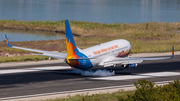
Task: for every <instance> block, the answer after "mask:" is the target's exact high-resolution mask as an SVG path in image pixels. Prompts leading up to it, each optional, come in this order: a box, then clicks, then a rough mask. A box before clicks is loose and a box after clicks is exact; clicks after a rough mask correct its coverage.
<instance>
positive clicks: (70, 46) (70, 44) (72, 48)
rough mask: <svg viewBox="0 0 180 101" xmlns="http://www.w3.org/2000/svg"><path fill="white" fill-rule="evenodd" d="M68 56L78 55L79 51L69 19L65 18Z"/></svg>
mask: <svg viewBox="0 0 180 101" xmlns="http://www.w3.org/2000/svg"><path fill="white" fill-rule="evenodd" d="M65 27H66V47H67V56H76V57H77V55H76V54H77V53H79V51H78V49H77V47H76V44H75V41H74V38H73V35H72V32H71V28H70V25H69V22H68V20H65Z"/></svg>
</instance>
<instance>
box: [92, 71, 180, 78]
mask: <svg viewBox="0 0 180 101" xmlns="http://www.w3.org/2000/svg"><path fill="white" fill-rule="evenodd" d="M176 75H180V72H157V73H144V74H136V75H125V76H124V75H120V76H110V77H98V78H91V79H94V80H129V79H142V78H155V77H165V76H176Z"/></svg>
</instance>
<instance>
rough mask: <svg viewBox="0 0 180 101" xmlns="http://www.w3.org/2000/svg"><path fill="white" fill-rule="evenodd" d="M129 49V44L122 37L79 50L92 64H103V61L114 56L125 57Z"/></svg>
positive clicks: (109, 59)
mask: <svg viewBox="0 0 180 101" xmlns="http://www.w3.org/2000/svg"><path fill="white" fill-rule="evenodd" d="M130 51H131V44H130V42H129V41H127V40H124V39H119V40H113V41H109V42H106V43H102V44H99V45H96V46H93V47H90V48H86V49H84V50H81V52H82V53H84V54H85V55H86V56H87V57H88V58H90V61H91V63H92V65H93V67H94V66H103V64H104V61H111V60H112V59H113V58H115V57H126V56H128V54H129V53H130Z"/></svg>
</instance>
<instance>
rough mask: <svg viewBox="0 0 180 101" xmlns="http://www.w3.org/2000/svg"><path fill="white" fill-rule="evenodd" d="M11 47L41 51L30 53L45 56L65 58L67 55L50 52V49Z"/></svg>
mask: <svg viewBox="0 0 180 101" xmlns="http://www.w3.org/2000/svg"><path fill="white" fill-rule="evenodd" d="M12 48H16V49H22V50H27V51H32V52H37V53H43V54H35V53H31V54H33V55H41V56H47V57H53V58H58V59H65V58H66V56H67V54H66V53H59V52H51V51H44V50H37V49H30V48H23V47H16V46H12Z"/></svg>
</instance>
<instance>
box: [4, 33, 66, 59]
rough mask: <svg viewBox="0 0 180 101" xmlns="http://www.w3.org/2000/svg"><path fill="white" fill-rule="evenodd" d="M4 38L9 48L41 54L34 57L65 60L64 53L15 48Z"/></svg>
mask: <svg viewBox="0 0 180 101" xmlns="http://www.w3.org/2000/svg"><path fill="white" fill-rule="evenodd" d="M5 37H6V42H7V44H8V46H9V47H12V48H16V49H22V50H27V51H32V52H38V53H43V54H34V55H41V56H48V57H54V58H59V59H65V58H66V56H67V54H66V53H59V52H52V51H44V50H37V49H30V48H23V47H17V46H12V45H11V44H10V43H9V40H8V38H7V36H6V35H5Z"/></svg>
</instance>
